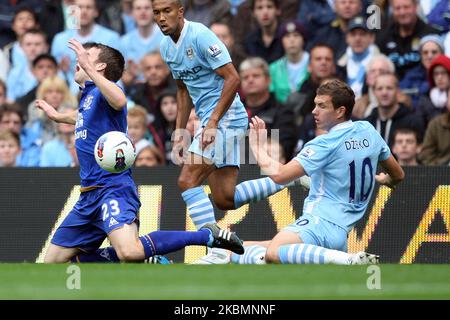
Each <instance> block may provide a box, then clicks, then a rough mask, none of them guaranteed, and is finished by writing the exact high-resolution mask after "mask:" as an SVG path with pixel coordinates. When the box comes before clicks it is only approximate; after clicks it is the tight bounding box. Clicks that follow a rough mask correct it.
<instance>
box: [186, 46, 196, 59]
mask: <svg viewBox="0 0 450 320" xmlns="http://www.w3.org/2000/svg"><path fill="white" fill-rule="evenodd" d="M186 55H187V56H188V58H189V59H191V60H192V59H194V49H192V48H187V49H186Z"/></svg>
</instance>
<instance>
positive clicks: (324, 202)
mask: <svg viewBox="0 0 450 320" xmlns="http://www.w3.org/2000/svg"><path fill="white" fill-rule="evenodd" d="M390 154H391V151H390V150H389V147H388V146H387V145H386V143H385V141H384V140H383V138H382V137H381V136H380V135H379V134H378V132H377V131H376V130H375V129H374V127H373V126H372V125H371V124H370V123H369V122H367V121H356V122H352V121H346V122H344V123H341V124H338V125H336V126H334V127H333V128H332V129H331V130H330V131H329V133H327V134H324V135H321V136H318V137H316V138H315V139H313V140H311V141H310V142H308V143H307V144H306V145H305V147H304V148H303V149H302V151H300V153H299V154H298V155H297V156H296V157H295V160H297V161H298V162H299V163H300V164H301V165H302V166H303V168H304V169H305V171H306V173H307V175H308V176H310V177H311V188H310V191H309V195H308V197H307V198H306V199H305V203H304V207H303V212H304V213H309V214H312V215H316V216H319V217H321V218H324V219H326V220H328V221H331V222H333V223H335V224H337V225H338V226H341V227H343V228H344V229H346V230H347V231H350V229H351V228H352V227H353V226H354V225H355V224H356V222H358V220H360V219H361V218H362V216H363V215H364V212H365V210H366V209H367V205H368V203H369V200H370V197H371V195H372V192H373V188H374V185H375V174H376V170H377V164H378V162H379V161H384V160H387V159H388V158H389V156H390Z"/></svg>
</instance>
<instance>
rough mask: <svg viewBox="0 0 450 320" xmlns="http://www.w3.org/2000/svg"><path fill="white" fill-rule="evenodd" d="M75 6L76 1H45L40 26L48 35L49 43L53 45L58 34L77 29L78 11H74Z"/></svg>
mask: <svg viewBox="0 0 450 320" xmlns="http://www.w3.org/2000/svg"><path fill="white" fill-rule="evenodd" d="M74 4H75V0H47V1H44V4H43V7H42V10H41V12H40V13H39V25H40V27H41V29H42V30H43V31H44V32H45V33H46V34H47V38H48V42H49V43H52V41H53V38H54V37H55V35H56V34H57V33H59V32H62V31H64V30H65V29H73V28H74V27H76V24H77V17H76V14H77V10H75V11H74V10H73V8H74V7H71V6H73V5H74ZM49 17H51V18H49Z"/></svg>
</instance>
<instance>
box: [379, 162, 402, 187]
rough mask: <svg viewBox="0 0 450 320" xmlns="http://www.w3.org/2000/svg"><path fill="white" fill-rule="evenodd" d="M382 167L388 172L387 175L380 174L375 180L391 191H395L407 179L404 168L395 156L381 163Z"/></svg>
mask: <svg viewBox="0 0 450 320" xmlns="http://www.w3.org/2000/svg"><path fill="white" fill-rule="evenodd" d="M380 165H381V167H383V169H384V170H386V172H387V174H386V173H383V172H382V173H380V174H377V175H376V176H375V180H376V181H377V182H378V183H379V184H382V185H385V186H387V187H389V188H391V189H395V187H396V186H397V184H399V183H400V182H401V181H402V180H403V179H404V178H405V172H404V171H403V169H402V167H401V166H400V165H399V164H398V162H397V160H395V158H394V156H392V155H390V156H389V158H387V160H385V161H380Z"/></svg>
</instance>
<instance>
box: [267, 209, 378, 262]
mask: <svg viewBox="0 0 450 320" xmlns="http://www.w3.org/2000/svg"><path fill="white" fill-rule="evenodd" d="M346 251H347V231H346V230H345V229H343V228H341V227H340V226H337V225H335V224H333V223H331V222H329V221H327V220H324V219H321V218H319V217H317V216H312V215H303V216H302V217H300V218H299V219H297V221H296V222H295V223H293V224H291V225H289V226H287V227H286V228H284V229H283V230H282V231H281V232H280V233H278V234H277V235H276V236H275V237H274V239H273V240H272V242H271V244H270V246H269V248H268V250H267V254H266V261H267V262H268V263H283V264H329V263H330V264H341V265H349V264H371V263H378V256H376V255H372V254H368V253H365V252H359V253H357V254H349V253H347V252H346Z"/></svg>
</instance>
